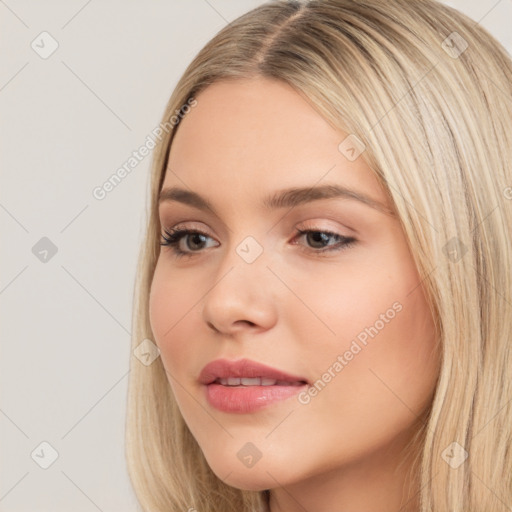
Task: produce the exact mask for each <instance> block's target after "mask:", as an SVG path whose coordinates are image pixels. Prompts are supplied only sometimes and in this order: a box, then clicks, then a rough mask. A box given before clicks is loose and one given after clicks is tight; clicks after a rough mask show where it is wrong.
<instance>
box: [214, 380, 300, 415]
mask: <svg viewBox="0 0 512 512" xmlns="http://www.w3.org/2000/svg"><path fill="white" fill-rule="evenodd" d="M306 387H307V384H302V385H300V386H298V385H297V386H245V387H244V386H223V385H222V384H218V383H212V384H208V385H207V386H206V398H207V399H208V403H209V404H210V405H211V406H212V407H215V408H216V409H219V410H220V411H223V412H234V413H249V412H254V411H258V410H259V409H263V408H264V407H267V406H268V405H270V404H273V403H275V402H280V401H281V400H286V399H287V398H290V397H292V396H294V395H297V394H299V393H300V392H301V391H303V390H304V389H305V388H306Z"/></svg>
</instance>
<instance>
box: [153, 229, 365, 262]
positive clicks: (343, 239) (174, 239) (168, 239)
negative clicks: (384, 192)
mask: <svg viewBox="0 0 512 512" xmlns="http://www.w3.org/2000/svg"><path fill="white" fill-rule="evenodd" d="M309 233H321V234H325V235H329V236H332V237H335V238H338V239H339V240H340V242H339V243H338V244H336V245H335V246H334V247H330V248H328V249H320V250H316V249H314V248H311V247H310V248H309V249H303V250H307V251H308V252H309V251H312V252H313V253H316V254H323V253H326V252H329V253H330V252H333V251H334V252H338V251H342V250H345V249H348V248H349V247H352V245H354V243H356V242H357V240H356V239H355V238H354V237H347V236H343V235H340V234H338V233H333V232H332V231H325V230H321V229H304V230H303V229H297V230H296V237H297V236H303V235H307V234H309ZM187 235H203V236H206V237H208V238H211V237H210V236H209V235H207V234H206V233H204V232H202V231H200V230H196V229H171V230H164V234H163V235H162V239H163V242H161V243H160V245H162V246H165V247H170V249H171V250H172V252H174V255H175V256H176V257H177V258H181V257H183V256H188V257H190V256H193V255H194V254H199V253H201V252H203V251H202V250H199V251H182V250H181V249H180V248H179V243H180V241H181V239H182V238H184V237H185V236H187Z"/></svg>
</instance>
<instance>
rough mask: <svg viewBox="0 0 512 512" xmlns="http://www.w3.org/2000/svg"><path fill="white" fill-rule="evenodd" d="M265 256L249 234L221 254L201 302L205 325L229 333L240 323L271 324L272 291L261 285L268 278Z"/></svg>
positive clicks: (274, 305) (273, 301)
mask: <svg viewBox="0 0 512 512" xmlns="http://www.w3.org/2000/svg"><path fill="white" fill-rule="evenodd" d="M266 256H267V254H266V252H265V250H264V247H263V244H262V243H260V242H259V241H258V240H257V239H256V237H254V236H252V235H248V236H246V237H244V238H243V239H242V241H240V242H238V243H234V244H233V245H232V246H231V247H230V248H229V250H228V253H227V254H223V255H222V263H221V264H220V265H219V267H218V268H217V274H216V279H215V282H214V284H213V285H212V287H211V289H210V291H209V292H208V293H207V294H206V296H205V298H204V302H203V318H204V320H205V321H206V322H207V323H208V324H209V325H213V326H214V327H215V328H216V329H217V330H219V331H224V332H229V331H230V330H231V329H233V328H234V327H235V326H236V325H239V324H240V321H245V322H249V323H250V324H255V325H259V326H260V327H266V328H268V327H270V326H271V325H272V323H273V322H275V314H276V311H275V308H276V301H275V297H274V294H273V291H272V288H270V287H269V286H265V283H267V282H268V277H269V275H271V272H270V271H269V269H268V268H267V263H268V259H267V257H266ZM267 274H268V275H267Z"/></svg>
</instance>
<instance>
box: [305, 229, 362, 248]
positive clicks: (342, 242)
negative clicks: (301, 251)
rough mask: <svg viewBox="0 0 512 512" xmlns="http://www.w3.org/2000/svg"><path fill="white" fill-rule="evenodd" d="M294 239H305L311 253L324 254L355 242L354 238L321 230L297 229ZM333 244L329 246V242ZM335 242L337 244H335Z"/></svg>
mask: <svg viewBox="0 0 512 512" xmlns="http://www.w3.org/2000/svg"><path fill="white" fill-rule="evenodd" d="M297 234H298V236H296V237H295V238H299V239H300V238H305V240H306V241H307V243H308V246H309V248H306V250H310V251H311V252H316V253H324V252H331V251H340V250H343V249H346V248H348V247H350V246H352V245H353V244H354V243H355V242H357V240H356V239H355V238H354V237H347V236H343V235H340V234H339V233H333V232H332V231H325V230H322V229H297ZM332 240H334V241H335V243H333V244H331V243H330V241H332ZM336 241H337V242H336Z"/></svg>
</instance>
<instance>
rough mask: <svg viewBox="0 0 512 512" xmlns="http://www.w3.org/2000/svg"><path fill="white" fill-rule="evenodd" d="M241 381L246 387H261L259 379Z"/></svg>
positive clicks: (246, 378) (242, 379)
mask: <svg viewBox="0 0 512 512" xmlns="http://www.w3.org/2000/svg"><path fill="white" fill-rule="evenodd" d="M239 380H240V382H241V383H242V385H244V386H261V379H260V378H259V377H254V378H252V379H250V378H249V377H242V378H241V379H239ZM228 382H229V381H228Z"/></svg>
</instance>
